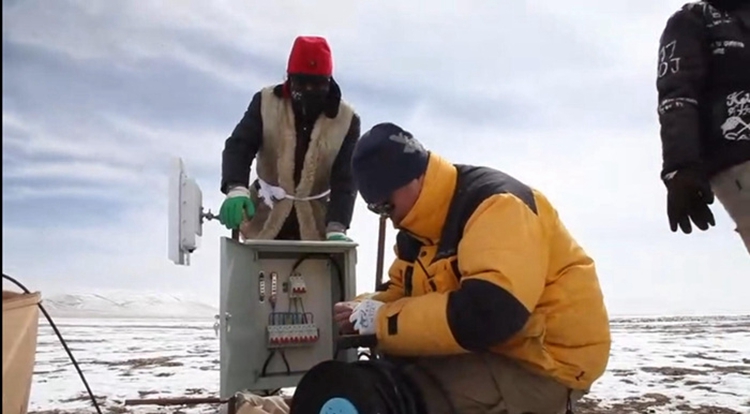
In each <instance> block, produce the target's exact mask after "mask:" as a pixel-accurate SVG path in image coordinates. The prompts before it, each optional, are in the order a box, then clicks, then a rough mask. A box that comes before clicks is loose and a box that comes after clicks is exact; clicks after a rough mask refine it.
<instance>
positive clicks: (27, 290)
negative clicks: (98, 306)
mask: <svg viewBox="0 0 750 414" xmlns="http://www.w3.org/2000/svg"><path fill="white" fill-rule="evenodd" d="M3 279H6V280H8V281H10V282H11V283H13V284H15V285H16V286H18V287H19V288H20V289H21V290H23V292H24V293H26V294H31V291H30V290H29V289H27V288H26V286H24V285H23V284H22V283H21V282H19V281H17V280H16V279H14V278H12V277H10V276H8V275H6V274H5V273H3ZM37 306H38V307H39V310H41V311H42V314H44V317H45V318H47V322H49V325H50V326H51V327H52V330H54V331H55V334H56V335H57V338H58V339H59V340H60V343H61V344H62V346H63V348H65V352H67V353H68V357H69V358H70V361H71V362H72V363H73V366H74V367H75V368H76V371H78V376H79V377H81V381H82V382H83V385H84V386H85V387H86V391H87V392H88V394H89V398H90V399H91V403H92V404H93V405H94V408H95V409H96V412H97V413H98V414H102V410H101V408H100V407H99V402H97V401H96V397H94V393H93V392H92V391H91V387H89V383H88V381H86V376H85V375H83V371H81V367H80V366H78V361H76V359H75V357H74V356H73V353H72V352H71V351H70V348H68V343H67V342H65V339H64V338H63V337H62V334H61V333H60V330H58V329H57V325H55V322H54V321H52V317H51V316H50V315H49V313H47V310H46V309H44V306H42V304H41V302H40V303H38V304H37Z"/></svg>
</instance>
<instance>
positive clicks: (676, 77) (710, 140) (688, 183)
mask: <svg viewBox="0 0 750 414" xmlns="http://www.w3.org/2000/svg"><path fill="white" fill-rule="evenodd" d="M658 59H659V61H658V74H657V81H656V86H657V90H658V98H659V106H658V113H659V121H660V124H661V141H662V157H663V166H662V171H661V178H662V180H663V181H664V183H665V185H666V188H667V214H668V216H669V222H670V227H671V229H672V231H673V232H676V231H677V228H678V226H679V228H680V229H681V230H682V231H683V232H684V233H685V234H689V233H691V232H692V226H691V223H690V222H691V220H692V222H693V223H694V224H695V226H696V227H698V228H699V229H701V230H707V229H708V228H709V227H710V226H713V225H715V221H714V216H713V213H712V212H711V209H710V208H709V205H710V204H712V203H713V201H714V194H715V196H716V198H718V200H719V201H720V202H721V204H722V205H723V206H724V208H725V210H726V211H727V213H728V214H729V216H730V217H731V218H732V219H733V220H734V222H735V223H736V226H737V232H738V233H739V234H740V236H741V237H742V239H743V241H744V243H745V246H746V247H747V249H748V252H750V1H748V0H709V1H698V2H693V3H688V4H685V5H684V6H683V7H682V8H681V9H680V10H678V11H677V12H676V13H674V14H673V15H672V16H671V17H670V18H669V19H668V21H667V24H666V27H665V28H664V30H663V32H662V35H661V39H660V42H659V55H658Z"/></svg>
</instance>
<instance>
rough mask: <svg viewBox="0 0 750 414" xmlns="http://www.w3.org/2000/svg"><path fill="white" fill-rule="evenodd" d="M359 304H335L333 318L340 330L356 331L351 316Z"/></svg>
mask: <svg viewBox="0 0 750 414" xmlns="http://www.w3.org/2000/svg"><path fill="white" fill-rule="evenodd" d="M358 304H359V303H358V302H339V303H337V304H335V305H333V320H334V321H336V323H337V324H338V326H339V332H341V333H342V334H351V333H354V324H353V323H352V322H350V321H349V317H350V316H351V315H352V312H353V311H354V308H356V307H357V305H358Z"/></svg>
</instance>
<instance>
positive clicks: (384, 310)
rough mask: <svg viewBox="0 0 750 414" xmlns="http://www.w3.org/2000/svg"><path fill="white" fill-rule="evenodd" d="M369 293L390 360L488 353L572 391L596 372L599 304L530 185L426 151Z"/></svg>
mask: <svg viewBox="0 0 750 414" xmlns="http://www.w3.org/2000/svg"><path fill="white" fill-rule="evenodd" d="M399 227H400V229H401V231H400V232H399V234H398V236H397V243H396V254H397V258H396V260H395V262H394V263H393V265H392V266H391V268H390V270H389V281H388V283H387V284H386V288H385V290H383V291H381V292H377V293H375V294H374V295H373V296H371V298H372V299H375V300H380V301H383V302H386V303H385V305H383V306H382V307H381V308H380V310H379V312H378V316H377V319H378V322H377V325H378V329H377V337H378V343H379V345H378V346H379V349H380V350H381V351H382V352H384V353H386V354H390V355H398V356H432V355H449V354H458V353H465V352H485V351H490V352H496V353H499V354H503V355H506V356H508V357H511V358H514V359H516V360H518V361H520V362H521V363H522V364H524V365H526V366H528V367H529V368H530V369H532V370H534V371H536V372H539V373H543V374H546V375H549V376H552V377H554V378H556V379H558V380H559V381H560V382H562V383H563V384H566V385H567V386H569V387H571V388H575V389H588V388H589V387H590V386H591V384H592V383H593V381H594V380H596V379H597V378H599V377H600V376H601V375H602V373H603V372H604V370H605V368H606V365H607V362H608V358H609V350H610V331H609V321H608V315H607V311H606V308H605V305H604V302H603V297H602V292H601V289H600V287H599V282H598V278H597V274H596V270H595V267H594V262H593V260H592V259H591V258H590V257H589V256H588V255H587V254H586V253H585V252H584V251H583V249H582V248H581V247H580V246H579V245H578V244H577V243H576V241H575V240H574V239H573V237H571V235H570V234H569V233H568V231H567V230H566V228H565V227H564V225H563V223H562V222H561V221H560V219H559V217H558V214H557V212H556V210H555V209H554V208H553V207H552V205H551V204H550V202H549V201H548V200H547V199H546V198H545V197H544V196H543V195H542V194H541V193H539V192H538V191H536V190H534V189H532V188H530V187H528V186H526V185H524V184H523V183H521V182H519V181H517V180H515V179H514V178H512V177H510V176H508V175H506V174H504V173H502V172H500V171H496V170H493V169H490V168H486V167H475V166H467V165H453V164H450V163H448V162H447V161H445V160H444V159H442V158H440V157H439V156H438V155H436V154H434V153H431V154H430V161H429V165H428V168H427V172H426V175H425V178H424V186H423V188H422V191H421V193H420V195H419V199H418V200H417V202H416V204H415V205H414V207H413V208H412V210H411V211H410V212H409V214H408V215H407V216H406V217H405V218H404V220H402V222H401V223H399Z"/></svg>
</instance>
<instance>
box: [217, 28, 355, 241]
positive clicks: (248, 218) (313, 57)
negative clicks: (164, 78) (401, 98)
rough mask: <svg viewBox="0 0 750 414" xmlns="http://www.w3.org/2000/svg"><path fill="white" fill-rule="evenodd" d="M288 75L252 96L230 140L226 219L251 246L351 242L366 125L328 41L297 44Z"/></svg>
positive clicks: (225, 158) (224, 184)
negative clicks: (355, 156) (355, 153)
mask: <svg viewBox="0 0 750 414" xmlns="http://www.w3.org/2000/svg"><path fill="white" fill-rule="evenodd" d="M287 75H288V76H287V79H286V81H284V82H283V83H281V84H278V85H272V86H267V87H264V88H262V89H261V90H260V91H258V92H257V93H256V94H255V96H253V98H252V100H251V102H250V105H249V106H248V108H247V111H246V112H245V114H244V116H243V117H242V119H241V120H240V122H239V123H238V124H237V126H236V127H235V128H234V131H233V132H232V134H231V136H230V137H229V138H228V139H227V140H226V143H225V145H224V151H223V154H222V179H221V192H222V193H224V194H226V199H225V201H224V203H223V204H222V206H221V210H220V213H219V219H220V221H221V222H222V224H224V225H225V226H226V227H227V228H228V229H239V230H240V233H241V234H242V236H243V238H245V239H277V240H350V239H349V238H348V237H347V236H346V231H347V230H348V228H349V224H350V223H351V219H352V211H353V209H354V201H355V199H356V195H357V191H356V188H355V185H354V182H353V180H352V175H351V155H352V150H353V149H354V145H355V144H356V142H357V139H358V138H359V134H360V119H359V116H358V115H357V114H356V112H355V111H354V109H353V108H352V107H351V106H350V105H349V104H347V103H346V102H345V101H343V100H342V98H341V89H340V88H339V85H338V84H337V83H336V81H335V80H334V79H333V76H332V75H333V59H332V56H331V49H330V46H329V45H328V42H327V41H326V39H325V38H323V37H318V36H300V37H297V38H296V39H295V41H294V45H293V46H292V50H291V53H290V55H289V61H288V65H287ZM253 160H256V163H255V172H256V174H257V176H258V178H257V180H255V181H254V182H253V183H252V184H249V181H250V168H251V166H252V163H253Z"/></svg>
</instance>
